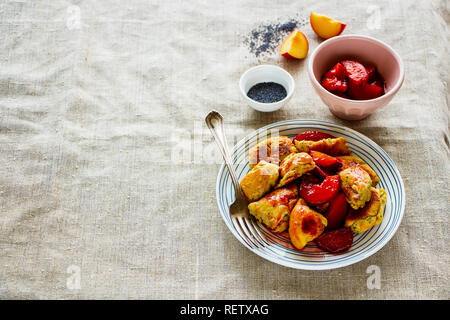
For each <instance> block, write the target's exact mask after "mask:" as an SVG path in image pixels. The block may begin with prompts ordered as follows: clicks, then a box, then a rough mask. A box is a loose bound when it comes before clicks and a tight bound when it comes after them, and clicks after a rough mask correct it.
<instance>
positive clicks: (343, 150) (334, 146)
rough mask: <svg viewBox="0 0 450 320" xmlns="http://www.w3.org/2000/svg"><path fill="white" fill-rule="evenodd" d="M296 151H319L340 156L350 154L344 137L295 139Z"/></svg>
mask: <svg viewBox="0 0 450 320" xmlns="http://www.w3.org/2000/svg"><path fill="white" fill-rule="evenodd" d="M295 147H296V148H297V150H298V152H310V151H319V152H323V153H326V154H328V155H330V156H342V155H348V154H350V149H349V148H348V146H347V140H345V138H342V137H339V138H334V139H332V138H328V139H322V140H319V141H309V140H300V141H299V140H295Z"/></svg>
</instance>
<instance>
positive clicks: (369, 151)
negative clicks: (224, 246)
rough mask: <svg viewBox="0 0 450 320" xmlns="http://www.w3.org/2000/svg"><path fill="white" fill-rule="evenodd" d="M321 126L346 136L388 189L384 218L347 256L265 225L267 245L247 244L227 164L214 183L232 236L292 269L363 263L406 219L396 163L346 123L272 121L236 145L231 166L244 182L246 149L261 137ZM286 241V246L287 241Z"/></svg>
mask: <svg viewBox="0 0 450 320" xmlns="http://www.w3.org/2000/svg"><path fill="white" fill-rule="evenodd" d="M307 130H318V131H321V132H326V133H329V134H331V135H333V136H336V137H344V138H346V140H347V143H348V145H349V147H350V149H351V151H352V152H353V154H355V155H356V156H358V157H360V158H361V159H363V160H364V161H365V162H366V163H367V164H368V165H369V166H370V167H371V168H372V169H373V170H375V172H376V173H377V175H378V176H379V178H380V183H379V184H378V186H377V187H378V188H384V189H385V190H386V192H387V204H386V208H385V213H384V219H383V222H382V223H381V224H380V225H378V226H375V227H373V228H371V229H370V230H368V231H366V232H364V233H362V234H357V235H355V238H354V241H353V245H352V247H351V248H350V250H349V251H347V252H346V253H343V254H338V255H333V254H328V253H325V252H323V251H321V250H320V249H319V248H317V247H316V246H315V244H314V243H313V242H311V243H309V244H308V245H307V247H306V248H305V249H303V250H301V251H299V250H295V249H294V248H293V247H292V246H290V245H289V244H288V243H289V239H288V237H287V236H285V235H283V234H279V235H276V234H273V233H271V232H269V231H268V230H267V229H266V228H265V227H264V226H263V225H261V224H259V223H258V224H257V225H256V226H257V227H258V228H259V230H260V231H261V233H262V234H263V236H264V237H265V238H266V243H267V245H266V246H265V247H260V248H256V249H252V248H249V247H248V246H247V245H246V243H245V241H244V240H242V239H241V238H240V235H239V233H237V231H236V230H235V229H234V226H233V223H232V222H231V219H230V215H229V211H228V207H229V205H230V204H231V203H232V202H233V201H234V197H235V195H234V189H233V186H232V182H231V178H230V175H229V173H228V170H227V169H226V168H225V165H224V164H223V165H222V167H221V168H220V170H219V174H218V176H217V183H216V196H217V203H218V205H219V209H220V213H221V215H222V218H223V219H224V221H225V223H226V225H227V226H228V228H229V229H230V231H231V232H232V233H233V234H234V236H235V237H236V238H237V239H238V240H239V241H240V242H241V243H242V244H243V245H244V246H246V247H247V248H248V249H249V250H251V251H253V252H254V253H256V254H257V255H259V256H261V257H263V258H265V259H267V260H269V261H272V262H274V263H278V264H280V265H284V266H287V267H291V268H296V269H305V270H325V269H334V268H340V267H344V266H347V265H350V264H353V263H356V262H359V261H361V260H363V259H365V258H367V257H369V256H370V255H372V254H374V253H375V252H377V251H378V250H380V249H381V248H382V247H383V246H384V245H385V244H386V243H387V242H388V241H389V240H390V239H391V238H392V236H393V235H394V233H395V232H396V230H397V228H398V226H399V225H400V222H401V220H402V217H403V211H404V208H405V190H404V186H403V181H402V178H401V176H400V173H399V172H398V169H397V167H396V166H395V163H394V162H393V161H392V159H391V158H390V157H389V156H388V155H387V153H386V152H385V151H384V150H383V149H381V147H380V146H378V145H377V144H376V143H375V142H373V141H372V140H370V139H369V138H367V137H366V136H364V135H362V134H360V133H358V132H356V131H354V130H352V129H349V128H346V127H343V126H340V125H337V124H334V123H331V122H326V121H321V120H288V121H281V122H277V123H274V124H270V125H268V126H265V127H263V128H260V129H259V130H257V131H255V132H253V133H251V134H249V135H248V136H246V137H245V138H244V139H242V140H241V141H239V142H238V143H237V144H236V145H235V146H234V148H233V149H232V152H231V154H232V159H233V165H234V168H235V170H236V172H237V175H238V178H239V180H241V179H242V178H243V177H244V176H245V175H246V174H247V173H248V172H249V170H250V169H249V166H248V162H249V159H248V150H249V149H250V148H251V147H253V146H254V145H255V144H256V143H257V142H258V141H261V140H263V139H266V138H267V136H269V135H274V134H278V135H284V136H289V137H294V136H295V135H297V134H299V133H301V132H303V131H307ZM286 244H287V245H286Z"/></svg>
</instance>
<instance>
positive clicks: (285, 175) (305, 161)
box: [276, 152, 316, 188]
mask: <svg viewBox="0 0 450 320" xmlns="http://www.w3.org/2000/svg"><path fill="white" fill-rule="evenodd" d="M315 166H316V165H315V163H314V160H313V158H312V157H311V156H310V155H309V154H307V153H305V152H299V153H291V154H290V155H288V156H287V157H286V158H284V160H283V161H282V162H281V164H280V177H281V180H280V182H279V183H278V185H277V186H276V188H280V187H282V186H284V185H287V184H288V183H290V182H292V181H294V180H295V179H297V178H300V177H301V176H302V175H303V174H305V173H306V172H309V171H311V170H313V169H314V168H315Z"/></svg>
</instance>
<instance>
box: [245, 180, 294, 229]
mask: <svg viewBox="0 0 450 320" xmlns="http://www.w3.org/2000/svg"><path fill="white" fill-rule="evenodd" d="M297 199H298V187H297V186H296V185H295V184H293V183H292V184H289V185H287V186H285V187H284V188H280V189H276V190H274V191H272V192H271V193H269V194H267V195H265V196H264V197H263V198H261V199H260V200H258V201H256V202H252V203H250V204H249V205H248V211H249V212H250V214H251V215H253V216H254V217H255V218H256V219H258V220H259V222H261V223H264V224H265V225H266V226H267V227H268V228H269V229H271V230H272V231H274V232H283V231H285V230H286V229H287V227H288V224H289V214H290V212H291V210H292V208H293V207H294V205H295V203H296V202H297Z"/></svg>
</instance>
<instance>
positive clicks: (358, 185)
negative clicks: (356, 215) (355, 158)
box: [339, 167, 372, 210]
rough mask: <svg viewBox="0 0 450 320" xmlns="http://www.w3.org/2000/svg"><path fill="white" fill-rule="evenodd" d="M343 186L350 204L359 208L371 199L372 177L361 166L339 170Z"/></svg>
mask: <svg viewBox="0 0 450 320" xmlns="http://www.w3.org/2000/svg"><path fill="white" fill-rule="evenodd" d="M339 177H340V179H341V188H342V191H343V192H344V195H345V199H346V200H347V202H348V203H349V204H350V206H351V207H352V208H353V209H355V210H357V209H359V208H362V207H364V205H365V204H366V202H367V201H369V200H370V189H371V187H372V179H371V178H370V176H369V174H368V173H367V172H366V171H364V170H363V169H361V167H349V168H347V169H345V170H342V171H340V172H339Z"/></svg>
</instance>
